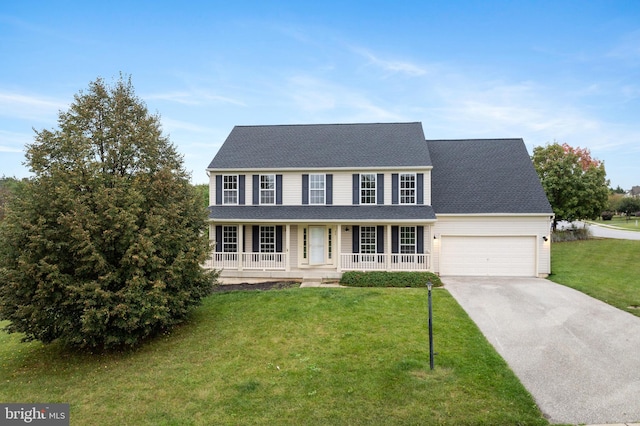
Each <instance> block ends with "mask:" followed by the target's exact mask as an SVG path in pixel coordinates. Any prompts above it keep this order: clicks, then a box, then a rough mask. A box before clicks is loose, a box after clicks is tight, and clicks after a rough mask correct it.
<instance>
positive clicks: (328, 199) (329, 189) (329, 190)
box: [324, 175, 333, 205]
mask: <svg viewBox="0 0 640 426" xmlns="http://www.w3.org/2000/svg"><path fill="white" fill-rule="evenodd" d="M325 190H326V195H325V199H324V201H325V204H327V205H331V204H333V175H326V176H325Z"/></svg>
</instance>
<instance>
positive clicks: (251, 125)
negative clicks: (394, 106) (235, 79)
mask: <svg viewBox="0 0 640 426" xmlns="http://www.w3.org/2000/svg"><path fill="white" fill-rule="evenodd" d="M380 124H422V122H421V121H392V122H371V123H307V124H302V123H298V124H237V125H236V126H235V127H313V126H363V125H364V126H367V125H380Z"/></svg>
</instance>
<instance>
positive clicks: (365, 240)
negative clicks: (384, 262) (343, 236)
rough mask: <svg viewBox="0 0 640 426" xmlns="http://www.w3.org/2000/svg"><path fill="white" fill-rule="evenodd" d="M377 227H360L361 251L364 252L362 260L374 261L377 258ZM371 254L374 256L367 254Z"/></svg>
mask: <svg viewBox="0 0 640 426" xmlns="http://www.w3.org/2000/svg"><path fill="white" fill-rule="evenodd" d="M376 247H377V246H376V227H375V226H361V227H360V253H361V254H363V256H362V260H363V261H365V262H372V261H374V260H375V256H373V255H375V253H376ZM368 254H371V255H372V256H365V255H368Z"/></svg>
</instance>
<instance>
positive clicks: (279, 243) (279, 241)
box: [276, 225, 282, 253]
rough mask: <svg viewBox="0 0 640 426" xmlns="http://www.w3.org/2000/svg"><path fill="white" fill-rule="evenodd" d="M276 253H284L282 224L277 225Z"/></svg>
mask: <svg viewBox="0 0 640 426" xmlns="http://www.w3.org/2000/svg"><path fill="white" fill-rule="evenodd" d="M276 253H282V225H278V226H276Z"/></svg>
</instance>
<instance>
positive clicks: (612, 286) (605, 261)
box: [549, 239, 640, 316]
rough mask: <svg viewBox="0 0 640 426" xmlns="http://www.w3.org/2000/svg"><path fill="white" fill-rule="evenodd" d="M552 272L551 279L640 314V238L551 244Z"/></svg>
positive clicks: (637, 314)
mask: <svg viewBox="0 0 640 426" xmlns="http://www.w3.org/2000/svg"><path fill="white" fill-rule="evenodd" d="M551 272H552V274H551V275H550V276H549V279H550V280H551V281H554V282H557V283H559V284H563V285H566V286H568V287H571V288H574V289H576V290H578V291H581V292H583V293H585V294H588V295H590V296H592V297H595V298H596V299H599V300H602V301H603V302H606V303H608V304H610V305H612V306H615V307H617V308H619V309H622V310H625V311H627V312H630V313H632V314H634V315H636V316H640V281H639V280H638V277H640V241H629V240H614V239H593V240H586V241H574V242H565V243H555V244H552V245H551Z"/></svg>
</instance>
